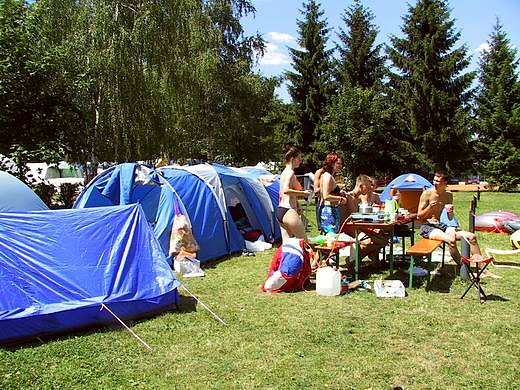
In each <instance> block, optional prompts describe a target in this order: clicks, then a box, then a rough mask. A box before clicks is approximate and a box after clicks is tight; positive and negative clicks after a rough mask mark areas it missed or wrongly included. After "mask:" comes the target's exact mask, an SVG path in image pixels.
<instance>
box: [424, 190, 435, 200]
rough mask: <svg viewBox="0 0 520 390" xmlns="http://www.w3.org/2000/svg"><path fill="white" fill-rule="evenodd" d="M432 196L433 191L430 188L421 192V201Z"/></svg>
mask: <svg viewBox="0 0 520 390" xmlns="http://www.w3.org/2000/svg"><path fill="white" fill-rule="evenodd" d="M432 194H433V190H432V189H431V188H428V189H426V190H424V191H423V192H422V194H421V199H430V198H431V196H432Z"/></svg>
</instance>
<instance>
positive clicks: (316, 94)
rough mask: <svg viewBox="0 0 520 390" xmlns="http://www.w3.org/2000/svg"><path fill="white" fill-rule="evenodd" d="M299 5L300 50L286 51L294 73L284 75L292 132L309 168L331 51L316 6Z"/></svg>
mask: <svg viewBox="0 0 520 390" xmlns="http://www.w3.org/2000/svg"><path fill="white" fill-rule="evenodd" d="M303 6H304V9H303V10H301V13H302V15H303V16H304V19H303V20H300V21H298V33H299V38H298V44H299V45H300V46H301V48H302V49H301V50H299V49H294V48H291V49H290V52H291V57H292V60H293V67H294V71H293V72H287V74H286V76H287V79H288V80H289V86H288V90H289V94H290V96H291V98H292V101H293V104H294V106H295V110H294V111H295V115H296V117H295V131H296V132H297V133H298V134H299V135H300V137H301V147H302V150H303V152H304V153H305V155H306V156H305V157H306V160H305V162H306V165H307V166H308V167H309V166H312V163H310V160H311V159H312V152H313V148H314V145H313V143H314V142H315V141H316V140H318V139H319V136H320V134H319V125H320V123H321V121H322V119H323V115H324V112H325V108H326V106H327V104H328V100H329V96H330V94H331V90H332V80H331V78H332V77H331V62H330V56H331V53H332V50H331V49H327V48H326V46H327V40H328V32H329V28H328V27H327V21H326V20H325V19H323V11H322V10H321V9H320V5H319V4H318V3H316V1H314V0H309V1H308V2H307V3H304V4H303ZM309 163H310V164H309Z"/></svg>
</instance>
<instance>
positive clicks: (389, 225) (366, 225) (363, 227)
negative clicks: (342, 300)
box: [345, 215, 415, 280]
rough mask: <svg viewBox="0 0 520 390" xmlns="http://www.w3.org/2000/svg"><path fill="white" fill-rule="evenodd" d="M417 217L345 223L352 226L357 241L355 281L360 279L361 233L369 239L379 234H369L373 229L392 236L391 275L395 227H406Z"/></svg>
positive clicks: (392, 270) (391, 270)
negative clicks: (390, 220) (388, 220)
mask: <svg viewBox="0 0 520 390" xmlns="http://www.w3.org/2000/svg"><path fill="white" fill-rule="evenodd" d="M414 218H415V216H414V215H411V216H409V217H406V218H401V219H399V220H397V221H395V222H379V221H376V222H370V221H355V220H351V221H347V222H345V227H347V226H350V227H351V228H353V229H354V236H355V239H356V256H355V263H354V272H355V275H354V276H355V279H356V280H357V279H358V278H359V260H360V259H359V237H358V236H359V233H360V232H364V233H366V234H367V235H368V236H369V237H370V236H376V235H377V233H374V232H369V233H367V230H369V229H370V230H373V229H379V230H382V231H383V232H388V233H389V236H390V253H389V255H390V273H393V272H394V243H393V239H392V238H393V236H394V227H395V226H396V225H404V224H407V223H409V222H412V221H413V220H414Z"/></svg>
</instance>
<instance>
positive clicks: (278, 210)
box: [275, 206, 290, 224]
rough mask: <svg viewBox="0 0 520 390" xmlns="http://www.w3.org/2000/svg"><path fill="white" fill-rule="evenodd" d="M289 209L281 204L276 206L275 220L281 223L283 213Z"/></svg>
mask: <svg viewBox="0 0 520 390" xmlns="http://www.w3.org/2000/svg"><path fill="white" fill-rule="evenodd" d="M289 210H290V209H288V208H287V207H281V206H278V207H277V208H276V212H275V216H276V220H277V221H278V222H279V223H281V224H283V217H284V216H285V214H286V213H287V211H289Z"/></svg>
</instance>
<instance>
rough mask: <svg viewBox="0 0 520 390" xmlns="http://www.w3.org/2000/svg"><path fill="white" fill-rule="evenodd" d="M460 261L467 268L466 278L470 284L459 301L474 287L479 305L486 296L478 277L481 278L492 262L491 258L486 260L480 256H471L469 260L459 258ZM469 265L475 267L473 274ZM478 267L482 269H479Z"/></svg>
mask: <svg viewBox="0 0 520 390" xmlns="http://www.w3.org/2000/svg"><path fill="white" fill-rule="evenodd" d="M461 260H462V263H463V266H465V267H467V269H468V276H469V279H470V281H471V284H470V285H469V286H468V288H467V289H466V291H464V294H462V296H461V297H460V299H463V298H464V297H465V296H466V294H467V293H468V291H469V290H470V289H471V287H475V288H476V289H477V293H478V300H479V302H480V303H482V301H483V300H486V299H487V295H486V293H485V292H484V290H483V289H482V286H481V285H480V277H481V276H482V274H483V273H484V271H485V270H486V268H487V267H488V265H489V264H491V263H492V262H493V258H492V257H488V258H487V259H484V258H483V257H482V256H472V257H470V258H467V257H461ZM471 264H474V265H475V272H473V271H472V270H471ZM479 265H480V266H482V267H481V268H479Z"/></svg>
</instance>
